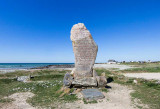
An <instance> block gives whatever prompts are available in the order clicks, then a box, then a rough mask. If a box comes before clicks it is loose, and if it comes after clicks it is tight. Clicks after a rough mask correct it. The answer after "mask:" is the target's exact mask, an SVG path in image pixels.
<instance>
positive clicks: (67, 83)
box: [63, 73, 73, 87]
mask: <svg viewBox="0 0 160 109" xmlns="http://www.w3.org/2000/svg"><path fill="white" fill-rule="evenodd" d="M72 81H73V76H71V74H70V73H66V74H65V76H64V79H63V84H64V86H67V87H70V86H71V84H72Z"/></svg>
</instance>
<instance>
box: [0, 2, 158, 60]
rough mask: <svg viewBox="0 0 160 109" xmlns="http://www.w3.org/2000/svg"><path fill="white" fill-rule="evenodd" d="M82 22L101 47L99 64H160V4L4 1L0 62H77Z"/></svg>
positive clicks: (0, 9) (0, 13)
mask: <svg viewBox="0 0 160 109" xmlns="http://www.w3.org/2000/svg"><path fill="white" fill-rule="evenodd" d="M79 22H81V23H84V24H85V25H86V27H87V28H88V29H89V31H90V32H91V34H92V36H93V38H94V40H95V42H96V43H97V45H98V47H99V49H98V55H97V59H96V62H106V61H107V60H108V59H115V60H118V61H122V60H125V61H130V60H153V61H156V60H160V1H159V0H0V62H1V63H3V62H6V63H8V62H16V63H18V62H24V63H25V62H47V63H57V62H65V63H68V62H74V54H73V49H72V43H71V40H70V30H71V27H72V26H73V25H74V24H76V23H79Z"/></svg>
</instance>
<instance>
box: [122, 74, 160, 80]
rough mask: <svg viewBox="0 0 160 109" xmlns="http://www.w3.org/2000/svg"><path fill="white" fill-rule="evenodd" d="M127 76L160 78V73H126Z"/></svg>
mask: <svg viewBox="0 0 160 109" xmlns="http://www.w3.org/2000/svg"><path fill="white" fill-rule="evenodd" d="M124 76H126V77H133V78H143V79H148V80H150V79H156V80H160V73H125V74H124Z"/></svg>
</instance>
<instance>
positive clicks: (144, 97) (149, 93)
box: [96, 69, 160, 109]
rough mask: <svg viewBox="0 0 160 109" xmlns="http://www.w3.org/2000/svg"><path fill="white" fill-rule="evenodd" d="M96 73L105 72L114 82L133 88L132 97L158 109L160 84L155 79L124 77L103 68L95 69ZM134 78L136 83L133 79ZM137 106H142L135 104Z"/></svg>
mask: <svg viewBox="0 0 160 109" xmlns="http://www.w3.org/2000/svg"><path fill="white" fill-rule="evenodd" d="M96 71H97V72H98V74H100V73H102V72H106V76H107V77H110V78H113V80H114V82H115V83H118V84H122V85H127V86H129V87H132V88H133V90H135V91H134V92H133V93H131V96H132V99H133V101H134V99H139V100H140V103H143V104H147V105H148V106H149V107H151V108H152V109H160V84H158V83H157V81H156V80H144V79H135V78H126V77H124V76H123V75H119V74H117V73H116V72H110V71H108V70H104V69H97V70H96ZM134 80H136V81H137V84H136V83H134V82H133V81H134ZM137 107H138V108H142V107H141V106H140V105H137Z"/></svg>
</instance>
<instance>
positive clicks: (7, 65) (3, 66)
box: [0, 63, 74, 69]
mask: <svg viewBox="0 0 160 109" xmlns="http://www.w3.org/2000/svg"><path fill="white" fill-rule="evenodd" d="M66 64H74V63H0V69H30V68H36V67H44V66H48V65H66Z"/></svg>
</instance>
